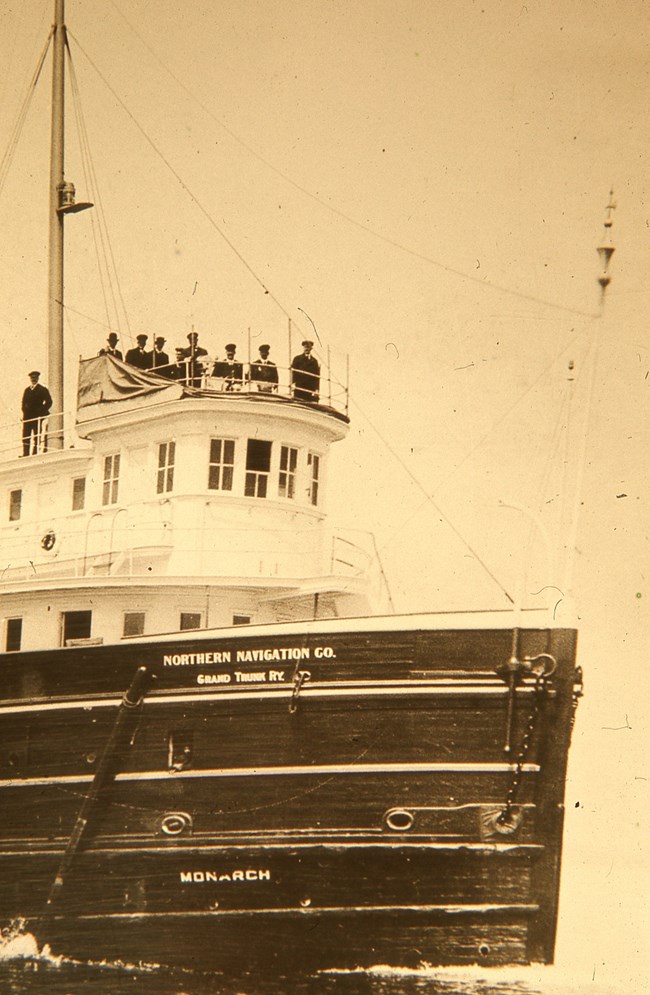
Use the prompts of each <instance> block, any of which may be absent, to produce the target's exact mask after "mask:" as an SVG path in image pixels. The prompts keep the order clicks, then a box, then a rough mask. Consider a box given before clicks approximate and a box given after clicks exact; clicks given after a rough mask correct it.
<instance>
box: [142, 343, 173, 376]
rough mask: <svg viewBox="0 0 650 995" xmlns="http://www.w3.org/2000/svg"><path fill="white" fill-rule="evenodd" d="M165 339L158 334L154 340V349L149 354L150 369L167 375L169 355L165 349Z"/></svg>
mask: <svg viewBox="0 0 650 995" xmlns="http://www.w3.org/2000/svg"><path fill="white" fill-rule="evenodd" d="M164 344H165V339H164V338H163V337H162V335H157V336H156V338H155V339H154V342H153V349H152V350H151V352H150V353H149V354H148V356H147V359H148V361H149V369H150V370H153V371H154V373H159V374H160V375H161V376H163V377H166V376H168V374H169V356H168V355H167V353H166V352H164V350H163V346H164Z"/></svg>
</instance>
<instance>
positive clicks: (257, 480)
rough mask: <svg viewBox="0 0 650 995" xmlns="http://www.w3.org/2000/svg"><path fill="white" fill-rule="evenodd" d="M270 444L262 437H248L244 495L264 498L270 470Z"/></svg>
mask: <svg viewBox="0 0 650 995" xmlns="http://www.w3.org/2000/svg"><path fill="white" fill-rule="evenodd" d="M271 445H272V443H270V442H265V441H264V440H263V439H249V440H248V448H247V450H246V483H245V486H244V494H245V495H246V497H259V498H265V497H266V491H267V485H268V480H269V473H270V470H271Z"/></svg>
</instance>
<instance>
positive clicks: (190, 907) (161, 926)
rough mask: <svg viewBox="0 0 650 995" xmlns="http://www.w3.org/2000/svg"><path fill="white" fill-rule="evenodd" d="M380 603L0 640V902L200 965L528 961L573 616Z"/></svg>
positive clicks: (566, 715)
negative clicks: (394, 613)
mask: <svg viewBox="0 0 650 995" xmlns="http://www.w3.org/2000/svg"><path fill="white" fill-rule="evenodd" d="M403 621H404V620H402V622H403ZM382 623H383V624H378V623H377V622H375V621H368V622H367V627H366V629H365V631H364V629H362V628H358V629H357V630H356V631H335V628H334V625H333V624H332V623H323V624H322V625H320V627H319V628H318V626H319V623H312V624H311V626H310V627H309V634H308V635H300V636H296V634H295V631H294V635H293V636H291V635H290V630H289V629H288V627H287V628H286V629H283V630H282V631H280V630H279V627H277V626H273V627H269V630H268V632H261V631H260V630H258V632H259V634H256V635H252V634H249V633H243V632H241V631H237V632H235V633H232V632H231V633H229V634H226V635H224V634H223V633H214V634H210V633H206V632H204V633H201V634H200V636H199V634H197V635H196V637H194V636H192V637H189V634H184V635H183V636H182V637H169V639H168V640H165V641H156V640H150V641H148V642H132V643H125V644H122V645H120V646H106V647H80V648H74V649H65V650H56V651H53V652H50V653H44V652H39V653H25V654H21V658H20V661H15V660H14V661H12V666H11V667H8V666H6V667H5V668H4V669H3V673H4V675H5V678H4V688H3V698H4V700H3V701H2V702H1V703H0V730H1V732H0V738H1V740H2V743H3V746H4V749H3V751H2V755H1V756H0V763H1V764H2V769H1V770H0V779H1V782H0V792H1V794H2V813H3V814H2V829H1V830H0V836H1V839H0V879H1V880H2V882H3V887H2V889H1V890H0V915H2V917H3V919H4V920H5V921H6V920H7V919H9V918H12V917H16V916H17V915H19V916H21V917H23V918H25V920H26V924H27V928H28V929H30V930H31V931H32V932H35V934H36V936H37V939H38V941H39V943H41V944H42V943H45V942H47V943H49V944H50V945H51V946H52V948H53V950H54V951H55V952H61V953H66V954H68V955H70V956H83V957H92V958H102V957H120V958H122V959H125V958H127V957H129V956H133V957H136V958H140V957H141V956H142V951H143V950H146V954H147V959H148V960H157V961H161V962H164V963H168V964H183V965H185V966H188V965H200V966H202V967H210V968H215V967H216V968H219V967H222V966H226V965H227V964H229V963H240V964H242V963H245V964H250V963H252V962H255V961H257V960H259V961H261V962H262V961H263V962H266V963H271V964H273V963H275V964H277V965H278V966H279V967H280V966H281V967H282V968H283V969H284V968H287V967H288V966H290V965H291V964H295V965H297V966H300V967H305V966H307V964H309V965H310V966H311V965H316V966H320V967H328V966H329V967H336V966H339V967H345V966H348V967H354V966H368V965H371V964H374V963H389V964H394V965H404V966H407V965H413V966H416V965H418V964H419V963H421V962H427V963H430V964H436V965H437V964H472V963H477V962H478V963H482V964H486V965H489V964H511V963H528V962H531V961H535V962H550V961H552V959H553V948H554V938H555V928H556V919H557V899H558V886H559V869H560V853H561V836H562V822H563V796H564V781H565V770H566V759H567V751H568V746H569V739H570V733H571V726H572V719H573V713H574V708H575V701H576V689H577V683H576V681H577V676H578V671H576V668H575V663H574V660H575V632H574V631H573V630H545V629H525V630H521V631H520V630H516V629H515V630H513V629H505V628H502V629H494V628H490V629H488V628H485V629H480V630H479V629H474V630H460V629H459V630H449V629H432V628H426V627H422V628H403V629H400V628H399V627H398V625H399V623H396V624H393V627H392V628H391V629H389V628H386V624H387V621H386V620H382ZM344 628H348V629H349V628H350V626H349V623H347V624H346V625H345V626H344ZM338 629H339V630H340V625H339V627H338ZM513 661H514V665H513ZM526 661H528V662H526ZM549 661H551V662H552V666H550V665H549ZM16 662H18V665H17V666H16V665H15V664H16ZM504 665H505V670H504V669H503V667H504ZM143 666H144V667H146V668H147V671H148V672H149V674H150V683H149V688H148V690H147V693H146V694H145V695H144V700H143V703H142V705H141V706H140V707H136V708H126V709H125V708H124V706H122V707H120V700H121V695H122V693H123V692H124V690H125V689H126V688H128V687H129V686H130V685H131V684H132V680H133V676H134V672H135V671H136V670H137V668H139V667H143ZM551 670H552V671H553V673H552V675H551V676H549V677H548V678H547V677H546V676H544V675H545V674H547V673H550V671H551ZM511 675H513V676H512V677H511ZM536 675H537V676H536ZM539 675H542V676H539ZM116 718H117V723H116ZM107 744H108V746H107ZM506 745H509V747H510V749H509V750H505V749H504V747H505V746H506ZM57 876H58V881H57V884H56V885H55V887H54V889H52V885H53V882H54V881H55V878H57ZM48 896H49V903H48Z"/></svg>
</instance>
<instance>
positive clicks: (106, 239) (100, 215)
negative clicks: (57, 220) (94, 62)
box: [66, 38, 131, 336]
mask: <svg viewBox="0 0 650 995" xmlns="http://www.w3.org/2000/svg"><path fill="white" fill-rule="evenodd" d="M66 49H67V52H68V61H69V66H70V78H71V80H72V83H73V95H74V96H75V102H76V107H78V111H79V120H80V123H81V130H82V135H83V140H82V149H83V152H84V155H85V162H87V165H88V169H89V171H90V178H91V182H90V186H89V188H90V190H91V191H92V195H93V197H94V199H95V201H96V206H97V227H98V230H99V235H100V240H101V245H102V250H103V256H104V265H105V267H106V277H107V280H108V284H109V288H110V292H111V298H112V302H113V307H114V309H115V319H116V322H117V327H118V331H119V332H120V334H121V331H122V330H121V327H120V309H119V307H118V302H117V299H116V294H115V288H117V297H118V298H119V302H120V304H121V306H122V313H123V316H124V321H125V324H126V327H127V331H128V333H129V336H131V325H130V322H129V314H128V310H127V307H126V303H125V301H124V296H123V294H122V287H121V284H120V279H119V274H118V270H117V264H116V262H115V255H114V253H113V246H112V243H111V239H110V234H109V229H108V223H107V221H106V212H105V210H104V202H103V199H102V195H101V191H100V186H99V182H98V179H97V171H96V169H95V162H94V159H93V155H92V150H91V146H90V138H89V135H88V128H87V126H86V120H85V116H84V112H83V105H82V103H81V91H80V89H79V83H78V80H77V76H76V71H75V67H74V63H73V61H72V52H71V50H70V47H69V45H68V44H67V38H66ZM100 272H101V270H100ZM107 317H108V320H109V322H110V316H107Z"/></svg>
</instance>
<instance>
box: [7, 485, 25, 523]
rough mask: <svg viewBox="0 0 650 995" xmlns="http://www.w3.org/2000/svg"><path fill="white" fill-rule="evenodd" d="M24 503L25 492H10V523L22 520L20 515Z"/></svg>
mask: <svg viewBox="0 0 650 995" xmlns="http://www.w3.org/2000/svg"><path fill="white" fill-rule="evenodd" d="M22 503H23V492H22V491H9V521H10V522H17V521H18V520H19V519H20V513H21V508H22Z"/></svg>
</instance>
